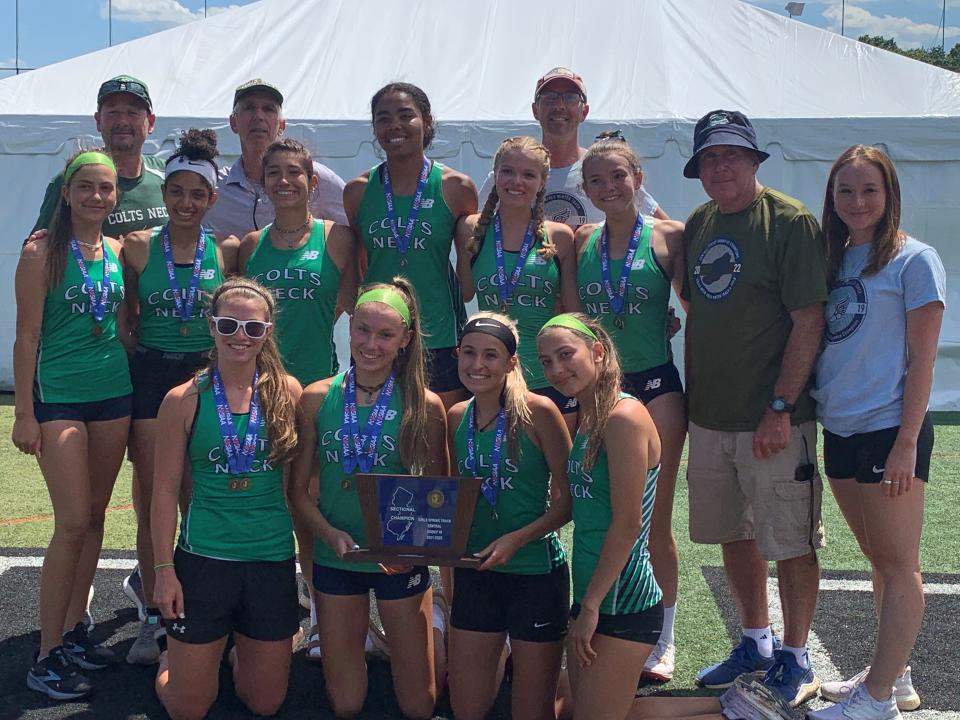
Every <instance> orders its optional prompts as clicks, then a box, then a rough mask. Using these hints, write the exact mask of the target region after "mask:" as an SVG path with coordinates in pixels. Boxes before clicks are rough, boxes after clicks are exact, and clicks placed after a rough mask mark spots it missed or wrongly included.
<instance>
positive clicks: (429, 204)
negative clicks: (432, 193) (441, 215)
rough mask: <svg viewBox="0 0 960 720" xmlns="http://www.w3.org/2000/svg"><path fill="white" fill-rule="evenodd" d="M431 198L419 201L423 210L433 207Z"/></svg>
mask: <svg viewBox="0 0 960 720" xmlns="http://www.w3.org/2000/svg"><path fill="white" fill-rule="evenodd" d="M433 200H434V198H424V199H423V200H421V201H420V207H422V208H423V209H424V210H429V209H430V208H432V207H433Z"/></svg>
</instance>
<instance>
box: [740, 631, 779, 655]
mask: <svg viewBox="0 0 960 720" xmlns="http://www.w3.org/2000/svg"><path fill="white" fill-rule="evenodd" d="M743 635H744V637H748V638H750V639H751V640H753V641H754V642H755V643H756V644H757V649H758V650H759V651H760V654H761V655H763V657H771V656H772V655H773V632H771V630H770V626H769V625H767V626H766V627H764V628H744V629H743Z"/></svg>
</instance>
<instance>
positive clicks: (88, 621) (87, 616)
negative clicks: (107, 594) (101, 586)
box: [83, 585, 95, 632]
mask: <svg viewBox="0 0 960 720" xmlns="http://www.w3.org/2000/svg"><path fill="white" fill-rule="evenodd" d="M93 592H94V590H93V585H91V586H90V590H89V592H87V607H86V608H85V609H84V611H83V624H84V626H86V628H87V632H93V628H94V627H95V626H94V624H93V614H92V613H91V612H90V603H92V602H93Z"/></svg>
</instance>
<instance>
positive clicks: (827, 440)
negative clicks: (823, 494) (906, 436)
mask: <svg viewBox="0 0 960 720" xmlns="http://www.w3.org/2000/svg"><path fill="white" fill-rule="evenodd" d="M899 430H900V426H899V425H898V426H897V427H892V428H884V429H883V430H874V431H873V432H867V433H857V434H855V435H851V436H850V437H841V436H840V435H835V434H833V433H832V432H830V431H829V430H824V431H823V465H824V470H826V472H827V477H829V478H832V479H834V480H845V479H849V478H855V479H856V481H857V482H859V483H878V482H880V481H881V480H883V471H884V469H885V467H884V466H885V465H886V462H887V455H889V454H890V451H891V450H892V449H893V444H894V442H896V439H897V433H898V432H899ZM932 454H933V422H932V421H931V420H930V414H929V413H928V414H927V415H926V417H924V418H923V424H922V425H921V426H920V434H919V435H918V436H917V463H916V465H915V466H914V471H913V476H914V477H918V478H920V479H921V480H923V481H924V482H926V481H927V480H929V479H930V456H931V455H932Z"/></svg>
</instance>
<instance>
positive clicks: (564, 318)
mask: <svg viewBox="0 0 960 720" xmlns="http://www.w3.org/2000/svg"><path fill="white" fill-rule="evenodd" d="M551 327H563V328H567V330H576V331H577V332H578V333H581V334H582V335H586V336H587V337H588V338H590V339H591V340H595V341H597V342H599V341H600V338H598V337H597V335H596V333H594V332H593V330H591V329H590V328H589V327H587V326H586V324H585V323H584V322H583V321H582V320H579V319H578V318H577V317H576V316H575V315H573V314H572V313H562V314H561V315H554V316H553V317H552V318H550V319H549V320H547V321H546V322H545V323H544V324H543V327H542V328H540V333H542V332H543V331H544V330H546V329H547V328H551ZM540 333H537V334H538V335H539V334H540Z"/></svg>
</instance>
